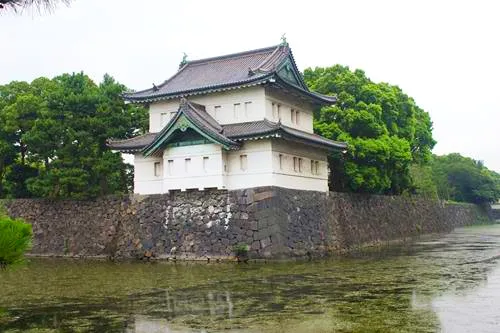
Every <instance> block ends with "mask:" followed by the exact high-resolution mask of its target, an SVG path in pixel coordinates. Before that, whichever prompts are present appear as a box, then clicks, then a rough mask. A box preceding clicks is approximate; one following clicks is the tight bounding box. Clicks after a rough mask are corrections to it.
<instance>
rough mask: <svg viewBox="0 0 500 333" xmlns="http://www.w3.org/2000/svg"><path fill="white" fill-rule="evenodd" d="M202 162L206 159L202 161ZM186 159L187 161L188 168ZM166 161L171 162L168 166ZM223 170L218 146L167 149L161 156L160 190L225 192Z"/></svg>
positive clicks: (220, 150) (220, 151)
mask: <svg viewBox="0 0 500 333" xmlns="http://www.w3.org/2000/svg"><path fill="white" fill-rule="evenodd" d="M204 158H207V159H206V160H205V161H204ZM186 159H190V162H189V163H188V164H189V166H188V168H186ZM168 161H172V162H171V163H170V164H169V162H168ZM169 166H170V167H169ZM223 170H224V165H223V159H222V148H221V146H219V145H216V144H203V145H193V146H183V147H172V148H167V149H165V151H164V152H163V190H164V191H165V192H167V191H168V190H187V189H200V190H201V189H205V188H214V187H215V188H219V189H222V188H225V184H224V175H223Z"/></svg>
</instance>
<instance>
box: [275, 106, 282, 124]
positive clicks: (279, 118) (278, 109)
mask: <svg viewBox="0 0 500 333" xmlns="http://www.w3.org/2000/svg"><path fill="white" fill-rule="evenodd" d="M276 110H277V111H276V113H277V114H278V120H281V104H278V105H277V106H276Z"/></svg>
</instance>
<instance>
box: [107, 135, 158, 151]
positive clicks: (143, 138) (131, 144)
mask: <svg viewBox="0 0 500 333" xmlns="http://www.w3.org/2000/svg"><path fill="white" fill-rule="evenodd" d="M157 135H158V133H146V134H144V135H139V136H136V137H133V138H130V139H125V140H113V139H110V140H108V142H107V145H108V147H110V148H111V149H114V150H119V151H123V152H125V153H134V152H137V151H140V150H141V149H142V148H144V147H146V146H147V145H149V144H150V143H151V142H153V140H154V139H155V137H156V136H157Z"/></svg>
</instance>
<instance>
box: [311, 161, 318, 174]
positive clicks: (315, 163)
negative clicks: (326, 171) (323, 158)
mask: <svg viewBox="0 0 500 333" xmlns="http://www.w3.org/2000/svg"><path fill="white" fill-rule="evenodd" d="M311 174H313V175H319V161H314V160H311Z"/></svg>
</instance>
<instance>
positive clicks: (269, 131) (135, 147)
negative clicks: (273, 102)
mask: <svg viewBox="0 0 500 333" xmlns="http://www.w3.org/2000/svg"><path fill="white" fill-rule="evenodd" d="M199 107H200V106H198V105H197V106H196V107H195V104H194V103H189V102H187V103H185V104H184V106H183V107H182V106H181V108H180V109H179V112H178V113H177V115H176V117H174V118H173V119H172V120H171V121H170V122H169V124H167V126H165V128H164V129H163V130H162V131H161V132H160V133H148V134H146V135H142V136H139V137H136V138H133V139H128V140H122V141H110V142H109V143H108V145H109V146H110V147H111V148H112V149H115V150H120V151H125V152H138V151H141V150H142V151H143V152H144V153H145V155H151V154H153V153H154V152H155V151H157V150H160V148H161V147H162V145H163V144H164V143H166V142H167V141H168V138H169V137H171V135H172V133H173V131H174V130H175V129H179V128H180V129H181V130H182V127H180V125H179V119H182V115H185V116H186V118H188V120H189V121H191V122H192V123H193V125H195V126H196V128H198V129H199V130H200V131H202V132H203V133H204V136H205V137H208V138H210V140H211V141H212V142H215V143H218V144H221V145H222V146H224V147H225V148H226V149H238V148H239V146H240V144H241V142H242V141H246V140H256V139H265V138H283V139H286V140H289V141H294V142H300V143H303V144H307V145H312V146H315V147H318V148H321V149H325V150H330V151H334V150H345V149H347V144H346V143H344V142H337V141H333V140H329V139H326V138H324V137H322V136H320V135H317V134H313V133H308V132H304V131H301V130H298V129H295V128H292V127H288V126H285V125H283V124H281V123H280V122H277V123H276V122H272V121H269V120H267V119H264V120H260V121H254V122H247V123H237V124H227V125H219V124H218V123H217V122H216V121H215V119H213V118H212V117H210V115H209V114H208V113H206V112H205V111H201V110H200V109H199ZM205 117H210V118H209V120H206V121H205V120H203V119H201V118H205ZM172 129H174V130H172Z"/></svg>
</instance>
